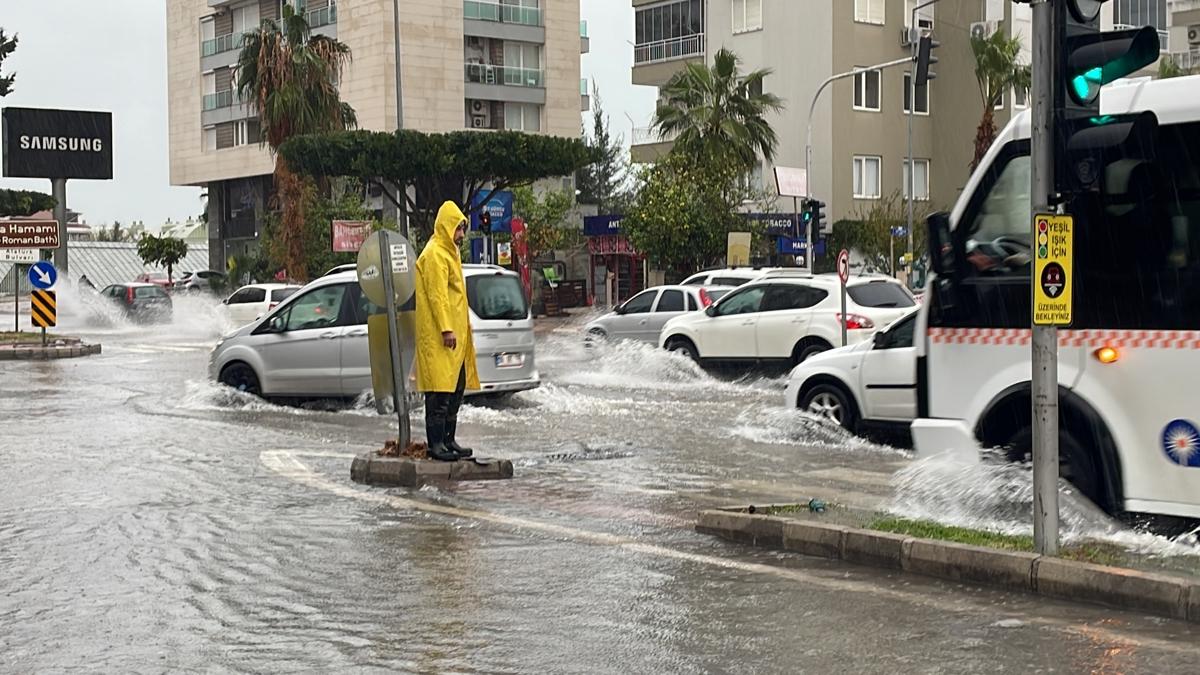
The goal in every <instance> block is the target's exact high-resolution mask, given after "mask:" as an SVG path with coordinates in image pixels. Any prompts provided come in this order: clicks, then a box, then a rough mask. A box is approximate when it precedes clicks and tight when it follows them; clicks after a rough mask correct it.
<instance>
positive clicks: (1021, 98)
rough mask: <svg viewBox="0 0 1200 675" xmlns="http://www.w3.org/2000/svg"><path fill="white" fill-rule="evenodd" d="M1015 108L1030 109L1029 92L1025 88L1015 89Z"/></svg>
mask: <svg viewBox="0 0 1200 675" xmlns="http://www.w3.org/2000/svg"><path fill="white" fill-rule="evenodd" d="M1012 96H1013V107H1014V108H1028V107H1029V90H1028V89H1025V88H1023V87H1017V88H1016V89H1013V94H1012Z"/></svg>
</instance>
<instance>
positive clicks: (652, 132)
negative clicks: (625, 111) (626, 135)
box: [630, 127, 679, 145]
mask: <svg viewBox="0 0 1200 675" xmlns="http://www.w3.org/2000/svg"><path fill="white" fill-rule="evenodd" d="M678 137H679V134H678V133H670V134H660V133H658V129H656V128H655V127H634V128H633V138H632V139H631V140H630V145H654V144H655V143H670V142H671V141H674V140H675V139H676V138H678Z"/></svg>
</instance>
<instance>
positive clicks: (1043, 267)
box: [1033, 213, 1075, 326]
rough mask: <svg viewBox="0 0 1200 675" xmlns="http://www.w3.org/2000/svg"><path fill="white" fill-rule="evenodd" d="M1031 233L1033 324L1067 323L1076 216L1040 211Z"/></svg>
mask: <svg viewBox="0 0 1200 675" xmlns="http://www.w3.org/2000/svg"><path fill="white" fill-rule="evenodd" d="M1033 232H1034V237H1035V239H1034V242H1033V252H1034V265H1033V325H1035V326H1070V325H1071V320H1072V317H1071V307H1072V305H1071V302H1072V300H1071V289H1072V288H1073V286H1074V281H1075V271H1074V270H1073V269H1072V267H1071V263H1072V261H1073V250H1074V243H1075V219H1074V218H1073V217H1071V216H1060V215H1055V214H1052V213H1039V214H1037V215H1035V216H1034V217H1033Z"/></svg>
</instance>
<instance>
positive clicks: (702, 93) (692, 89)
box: [654, 48, 783, 171]
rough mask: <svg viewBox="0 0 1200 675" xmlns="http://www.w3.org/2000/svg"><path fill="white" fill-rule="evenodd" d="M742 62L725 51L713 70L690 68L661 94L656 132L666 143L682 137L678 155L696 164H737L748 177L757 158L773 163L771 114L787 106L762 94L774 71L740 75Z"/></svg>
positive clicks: (677, 142) (676, 150)
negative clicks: (765, 83) (764, 85)
mask: <svg viewBox="0 0 1200 675" xmlns="http://www.w3.org/2000/svg"><path fill="white" fill-rule="evenodd" d="M739 63H740V59H739V58H738V56H737V55H736V54H734V53H733V52H731V51H729V50H728V49H724V48H722V49H721V50H720V51H718V52H717V54H716V56H715V57H714V58H713V65H712V67H711V68H710V67H708V66H706V65H704V64H700V63H690V64H688V65H687V67H685V68H684V69H683V70H682V71H680V72H679V73H677V74H676V75H675V76H674V77H672V78H671V80H670V81H669V82H668V83H667V85H666V86H665V87H663V89H662V98H661V100H660V103H659V105H658V110H657V111H656V112H655V114H654V127H655V129H656V130H657V131H658V133H659V134H661V135H662V136H663V137H670V136H671V135H673V134H677V137H676V139H675V145H674V147H673V148H672V152H673V153H681V154H684V155H686V156H688V157H691V158H692V159H693V161H696V162H726V161H729V160H730V159H732V160H733V161H735V162H736V163H737V164H738V165H739V166H740V168H741V169H742V170H743V171H747V170H749V169H750V168H752V167H753V166H754V165H755V164H756V163H757V161H758V156H759V155H761V156H762V157H764V158H766V159H767V160H768V161H770V160H772V159H774V157H775V148H776V147H777V146H778V144H779V139H778V138H777V137H776V135H775V130H774V129H772V128H771V125H770V124H769V123H768V122H767V119H766V117H767V114H768V113H771V112H777V111H780V110H782V109H783V100H782V99H780V98H779V97H778V96H775V95H774V94H768V93H764V92H763V79H764V78H765V77H766V76H767V75H769V74H771V70H769V69H762V70H755V71H753V72H751V73H748V74H746V75H744V76H743V75H742V74H741V73H740V72H739V69H738V64H739Z"/></svg>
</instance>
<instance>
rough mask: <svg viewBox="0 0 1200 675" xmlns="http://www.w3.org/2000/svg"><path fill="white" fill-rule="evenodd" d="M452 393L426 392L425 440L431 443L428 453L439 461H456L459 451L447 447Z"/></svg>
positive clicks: (431, 457)
mask: <svg viewBox="0 0 1200 675" xmlns="http://www.w3.org/2000/svg"><path fill="white" fill-rule="evenodd" d="M449 403H450V395H449V394H442V393H437V392H431V393H427V394H425V440H426V441H427V442H428V443H429V449H428V450H426V453H427V454H428V455H429V458H430V459H436V460H438V461H439V462H456V461H458V453H456V452H454V451H453V450H450V449H449V448H447V447H446V445H445V441H446V408H447V406H448V405H449Z"/></svg>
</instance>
